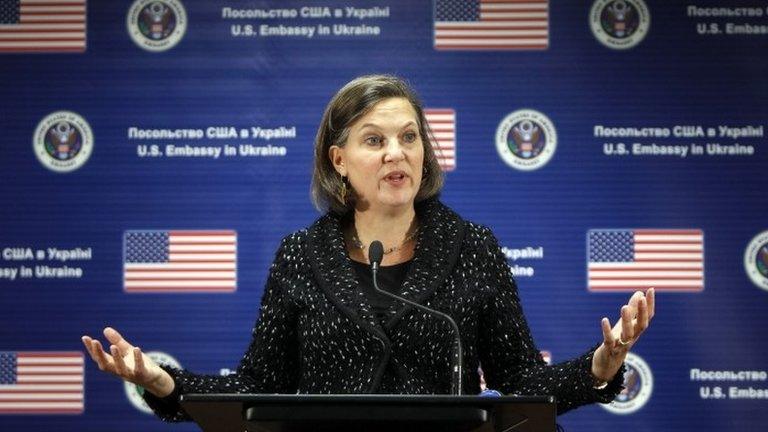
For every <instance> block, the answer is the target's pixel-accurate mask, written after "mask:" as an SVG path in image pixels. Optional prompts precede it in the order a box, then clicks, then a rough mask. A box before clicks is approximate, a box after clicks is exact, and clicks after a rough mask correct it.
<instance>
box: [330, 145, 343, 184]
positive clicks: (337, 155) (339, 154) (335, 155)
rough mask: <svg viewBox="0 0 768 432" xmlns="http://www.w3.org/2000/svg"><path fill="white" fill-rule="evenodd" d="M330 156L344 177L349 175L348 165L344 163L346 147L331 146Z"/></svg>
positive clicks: (334, 166)
mask: <svg viewBox="0 0 768 432" xmlns="http://www.w3.org/2000/svg"><path fill="white" fill-rule="evenodd" d="M328 158H329V159H331V164H332V165H333V168H334V169H335V170H336V172H337V173H339V175H341V176H342V177H346V176H347V167H346V165H345V164H344V149H343V148H341V147H339V146H336V145H334V146H331V148H330V149H328Z"/></svg>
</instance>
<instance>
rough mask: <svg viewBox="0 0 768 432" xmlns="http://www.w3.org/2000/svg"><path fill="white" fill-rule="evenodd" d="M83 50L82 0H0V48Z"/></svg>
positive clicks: (13, 49)
mask: <svg viewBox="0 0 768 432" xmlns="http://www.w3.org/2000/svg"><path fill="white" fill-rule="evenodd" d="M36 51H46V52H68V51H75V52H83V51H85V0H0V52H36Z"/></svg>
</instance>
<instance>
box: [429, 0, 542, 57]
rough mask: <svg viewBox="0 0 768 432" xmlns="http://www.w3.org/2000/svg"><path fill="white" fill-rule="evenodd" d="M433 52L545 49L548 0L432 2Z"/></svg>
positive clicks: (446, 0) (436, 0) (439, 0)
mask: <svg viewBox="0 0 768 432" xmlns="http://www.w3.org/2000/svg"><path fill="white" fill-rule="evenodd" d="M434 24H435V49H438V50H525V49H531V50H532V49H546V48H547V47H548V46H549V0H435V16H434Z"/></svg>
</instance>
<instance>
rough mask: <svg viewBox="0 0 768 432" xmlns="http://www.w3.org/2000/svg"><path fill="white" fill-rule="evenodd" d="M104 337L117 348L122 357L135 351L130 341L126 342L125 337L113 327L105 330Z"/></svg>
mask: <svg viewBox="0 0 768 432" xmlns="http://www.w3.org/2000/svg"><path fill="white" fill-rule="evenodd" d="M104 337H106V338H107V340H108V341H109V343H111V344H112V345H115V346H116V347H117V349H118V350H119V351H120V354H121V355H128V354H129V353H130V352H131V349H133V346H132V345H131V344H129V343H128V341H127V340H125V339H124V338H123V336H122V335H121V334H120V333H118V331H117V330H115V329H113V328H112V327H106V328H104Z"/></svg>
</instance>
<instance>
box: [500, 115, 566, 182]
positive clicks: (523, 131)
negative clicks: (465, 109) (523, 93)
mask: <svg viewBox="0 0 768 432" xmlns="http://www.w3.org/2000/svg"><path fill="white" fill-rule="evenodd" d="M556 148H557V132H556V131H555V126H554V124H552V121H551V120H550V119H549V118H548V117H547V116H545V115H544V114H542V113H540V112H538V111H534V110H531V109H521V110H517V111H515V112H513V113H511V114H509V115H507V116H506V117H504V119H503V120H502V121H501V122H500V123H499V126H498V128H497V129H496V150H497V151H498V152H499V156H500V157H501V159H502V160H503V161H504V162H506V163H507V165H509V166H511V167H512V168H515V169H518V170H521V171H531V170H535V169H538V168H541V167H542V166H544V165H546V164H547V162H549V160H550V159H552V156H553V155H554V154H555V149H556Z"/></svg>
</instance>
